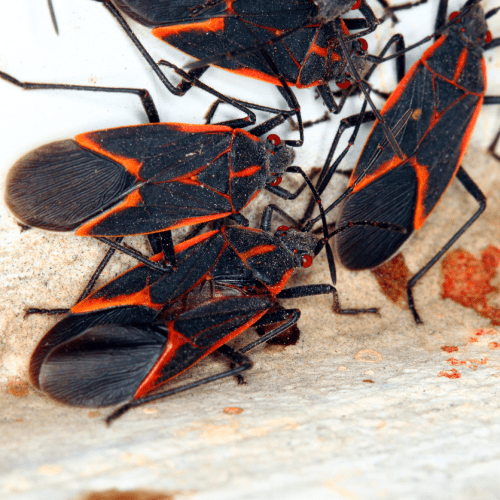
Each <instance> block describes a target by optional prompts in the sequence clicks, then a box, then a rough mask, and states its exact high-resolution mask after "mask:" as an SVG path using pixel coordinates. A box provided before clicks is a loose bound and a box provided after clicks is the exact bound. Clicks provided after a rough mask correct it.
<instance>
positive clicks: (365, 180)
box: [349, 155, 408, 193]
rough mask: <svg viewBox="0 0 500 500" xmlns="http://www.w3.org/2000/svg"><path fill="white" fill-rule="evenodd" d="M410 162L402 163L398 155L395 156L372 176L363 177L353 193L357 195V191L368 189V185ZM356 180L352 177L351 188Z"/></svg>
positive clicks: (404, 161)
mask: <svg viewBox="0 0 500 500" xmlns="http://www.w3.org/2000/svg"><path fill="white" fill-rule="evenodd" d="M407 161H408V160H407V159H405V160H403V161H401V160H400V159H399V158H398V157H397V156H396V155H394V156H393V157H392V158H391V159H390V160H389V161H386V162H385V163H382V165H380V166H379V167H378V168H377V169H376V170H375V171H374V172H373V173H372V174H367V175H365V177H363V179H362V181H361V182H360V183H359V184H357V185H356V187H355V188H354V190H353V193H356V192H357V191H361V190H362V189H363V188H364V187H366V186H367V185H368V184H371V183H372V182H373V181H375V180H376V179H378V178H379V177H382V176H383V175H384V174H386V173H387V172H389V171H390V170H392V169H393V168H396V167H399V166H401V165H403V164H404V163H406V162H407ZM355 180H356V178H354V177H351V179H350V180H349V186H352V184H354V182H355Z"/></svg>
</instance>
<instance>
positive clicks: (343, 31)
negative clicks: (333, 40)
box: [340, 19, 350, 36]
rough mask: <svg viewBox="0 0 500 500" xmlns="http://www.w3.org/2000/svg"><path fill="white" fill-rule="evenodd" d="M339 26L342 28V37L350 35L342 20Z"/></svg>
mask: <svg viewBox="0 0 500 500" xmlns="http://www.w3.org/2000/svg"><path fill="white" fill-rule="evenodd" d="M340 25H341V26H342V33H343V34H344V36H348V35H350V33H349V30H348V29H347V26H346V25H345V23H344V21H343V20H342V19H341V20H340Z"/></svg>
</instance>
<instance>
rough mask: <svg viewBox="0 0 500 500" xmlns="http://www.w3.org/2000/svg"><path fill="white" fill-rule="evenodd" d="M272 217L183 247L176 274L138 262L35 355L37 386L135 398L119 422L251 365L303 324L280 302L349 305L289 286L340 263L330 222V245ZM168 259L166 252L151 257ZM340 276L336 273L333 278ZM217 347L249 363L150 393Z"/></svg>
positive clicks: (88, 399)
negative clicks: (244, 338) (317, 268)
mask: <svg viewBox="0 0 500 500" xmlns="http://www.w3.org/2000/svg"><path fill="white" fill-rule="evenodd" d="M273 210H274V209H273V208H270V207H268V208H267V209H266V211H265V213H264V216H263V221H262V229H261V230H257V229H250V228H245V227H242V226H224V227H222V228H221V229H218V230H213V231H209V232H207V233H204V234H201V235H199V236H197V237H195V238H193V239H190V240H187V241H185V242H183V243H181V244H179V245H177V246H176V248H175V251H176V257H177V262H178V269H177V272H175V273H171V274H166V273H159V272H157V271H154V270H152V269H150V268H148V267H147V266H144V265H139V266H137V267H135V268H133V269H132V270H130V271H128V272H126V273H124V274H122V275H121V276H119V277H118V278H116V279H114V280H113V281H111V282H109V283H108V284H106V285H104V286H103V287H102V288H100V289H99V290H97V291H95V292H94V293H92V294H91V295H89V296H88V297H87V298H85V299H84V300H83V301H81V302H79V303H78V304H76V305H75V306H74V307H73V308H72V309H71V310H70V311H67V312H68V313H69V314H68V315H67V316H66V317H65V318H64V319H63V320H61V321H60V322H59V323H57V324H56V325H55V326H54V327H53V328H52V329H51V330H50V331H49V332H48V333H47V334H46V335H45V336H44V338H43V339H42V340H41V342H40V343H39V345H38V347H37V349H36V350H35V352H34V354H33V356H32V360H31V365H30V374H31V379H32V381H33V383H34V384H35V385H36V386H37V387H39V388H41V389H42V390H43V391H44V392H46V393H48V394H49V395H51V396H52V397H54V398H55V399H57V400H59V401H62V402H64V403H66V404H70V405H77V406H93V407H100V406H110V405H113V404H119V403H123V402H125V401H128V403H126V404H125V405H124V406H122V407H120V408H119V409H118V410H117V411H116V412H115V413H113V414H112V415H111V416H110V417H108V422H110V421H111V420H113V419H114V418H117V417H118V416H120V415H121V414H122V413H123V412H124V411H126V410H127V409H128V408H130V407H132V406H137V405H140V404H143V403H145V402H148V401H151V400H153V399H158V398H162V397H166V396H168V395H170V394H174V393H177V392H181V391H183V390H187V389H189V388H191V387H195V386H196V385H200V384H203V383H207V382H210V381H212V380H216V379H218V378H221V377H225V376H228V375H232V374H235V373H239V372H240V371H243V370H244V369H248V368H250V367H251V363H250V362H249V360H248V359H247V358H245V357H244V356H242V353H244V352H246V351H248V350H249V349H251V348H252V347H255V346H256V345H259V344H261V343H262V342H265V341H266V340H268V339H270V338H271V337H272V336H274V335H277V334H278V333H280V332H282V331H284V330H285V329H287V328H289V327H290V326H291V325H293V324H294V323H295V322H296V321H297V320H298V318H299V315H300V312H299V311H298V310H296V309H284V310H278V311H270V310H271V308H272V307H273V305H274V304H275V303H276V300H277V299H286V298H296V297H304V296H311V295H318V294H332V295H333V298H334V307H337V308H340V304H339V302H338V296H337V292H336V289H335V288H334V287H333V286H332V285H329V284H316V285H306V286H295V287H291V288H285V286H286V284H287V282H288V280H289V278H290V276H291V275H292V273H293V271H294V270H295V269H296V268H298V267H309V266H310V265H311V264H312V262H313V258H314V256H315V255H317V254H318V253H319V252H320V251H321V249H322V248H323V247H324V246H325V247H326V249H327V255H328V260H329V263H330V265H331V266H333V257H332V254H331V250H330V247H329V245H328V243H327V239H328V238H329V237H331V236H332V235H329V234H328V232H327V228H326V219H324V218H323V223H324V224H323V227H324V230H323V233H324V234H323V238H317V237H315V236H313V235H312V234H310V233H308V232H301V231H297V230H294V229H290V228H288V227H285V226H280V227H278V229H277V231H276V233H275V234H274V235H273V234H272V233H270V232H269V231H268V229H270V224H271V214H272V212H273ZM320 210H321V211H322V208H321V205H320ZM322 212H323V211H322ZM355 223H359V224H364V225H366V224H368V225H371V224H377V223H374V222H369V221H360V222H354V224H355ZM351 224H352V223H351ZM351 224H350V225H351ZM350 225H349V227H350ZM381 226H382V227H386V228H387V229H390V230H396V231H401V230H404V229H403V228H401V227H399V226H393V225H390V224H389V225H384V224H381ZM346 227H347V226H346ZM343 229H345V228H339V229H337V231H336V232H338V231H342V230H343ZM336 232H335V233H336ZM163 258H164V256H163V254H158V255H156V256H154V257H153V258H152V259H153V260H157V261H158V260H162V259H163ZM334 274H335V272H334V270H333V269H331V275H332V278H333V277H334ZM337 312H344V313H349V314H354V313H357V312H376V310H361V311H360V310H351V309H349V310H341V311H337ZM277 323H280V324H279V326H277V327H276V328H273V330H271V332H269V333H267V334H266V335H265V336H263V337H262V338H260V339H259V340H257V341H255V342H253V343H251V344H249V345H248V346H246V347H245V348H244V349H242V350H241V351H240V352H239V353H235V352H234V351H232V350H231V349H230V348H229V347H228V346H226V345H225V344H226V342H228V341H229V340H231V339H232V338H234V337H235V336H236V335H239V334H240V333H241V332H243V331H244V330H246V329H248V328H249V327H250V326H267V325H271V324H277ZM108 332H109V335H108ZM217 349H219V351H220V352H222V353H223V354H225V355H226V356H229V358H230V359H231V361H233V362H236V363H239V364H240V366H239V367H238V368H237V369H236V370H237V371H235V370H234V369H232V370H229V371H225V372H222V373H220V374H217V375H214V376H213V377H209V378H207V379H202V380H201V381H198V382H196V383H194V384H189V385H186V386H181V387H178V388H176V389H172V390H170V391H166V392H162V393H159V394H152V395H149V393H150V392H151V391H155V390H156V389H158V388H159V387H160V386H162V385H163V384H165V383H166V382H168V381H169V380H171V379H173V378H174V377H176V376H177V375H179V374H180V373H182V372H184V371H185V370H187V369H188V368H189V367H190V366H192V365H193V364H194V363H196V362H197V361H199V360H200V359H202V358H203V357H205V356H207V355H208V354H210V353H211V352H213V351H215V350H217ZM238 356H239V358H238Z"/></svg>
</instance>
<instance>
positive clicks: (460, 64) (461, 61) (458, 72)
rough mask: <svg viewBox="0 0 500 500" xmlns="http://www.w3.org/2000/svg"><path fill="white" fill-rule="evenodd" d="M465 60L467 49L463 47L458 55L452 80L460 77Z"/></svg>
mask: <svg viewBox="0 0 500 500" xmlns="http://www.w3.org/2000/svg"><path fill="white" fill-rule="evenodd" d="M466 62H467V49H466V48H465V49H463V50H462V52H461V53H460V57H459V58H458V62H457V67H456V69H455V74H454V75H453V81H454V82H455V83H456V81H457V80H458V79H459V78H460V75H461V74H462V71H463V69H464V66H465V63H466Z"/></svg>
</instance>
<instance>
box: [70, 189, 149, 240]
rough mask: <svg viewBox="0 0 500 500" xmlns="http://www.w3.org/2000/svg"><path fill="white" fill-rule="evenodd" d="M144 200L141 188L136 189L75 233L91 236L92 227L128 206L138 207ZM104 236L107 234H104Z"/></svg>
mask: <svg viewBox="0 0 500 500" xmlns="http://www.w3.org/2000/svg"><path fill="white" fill-rule="evenodd" d="M143 202H144V200H143V199H142V196H141V193H140V192H139V189H135V190H134V191H132V192H131V193H130V194H129V195H128V196H127V197H125V199H124V200H123V201H122V202H121V203H120V204H119V205H117V206H115V207H113V208H111V209H110V210H106V211H105V212H104V213H102V214H101V215H99V216H97V217H95V218H94V219H91V220H89V221H88V222H86V223H85V224H83V225H82V226H80V227H79V228H78V229H77V230H76V231H75V234H76V235H77V236H89V235H90V232H91V230H92V228H94V227H95V226H97V225H99V224H100V223H101V222H102V221H103V220H105V219H107V218H108V217H109V216H110V215H111V214H116V213H119V212H123V211H124V210H127V209H128V208H132V207H138V206H139V205H140V204H141V203H143ZM141 234H142V233H141ZM92 236H99V235H98V234H93V235H92ZM102 236H106V235H102ZM117 236H119V235H117ZM122 236H127V235H122Z"/></svg>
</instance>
